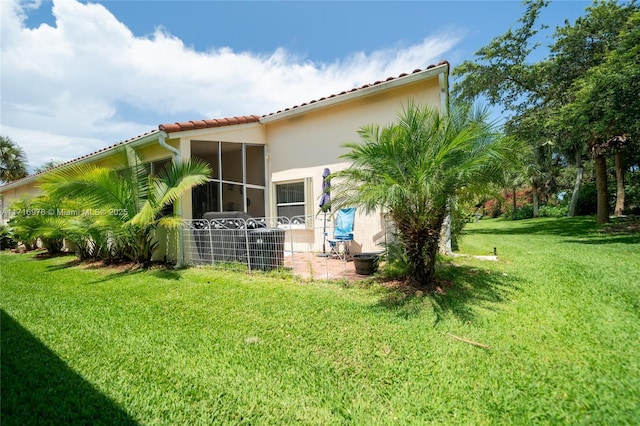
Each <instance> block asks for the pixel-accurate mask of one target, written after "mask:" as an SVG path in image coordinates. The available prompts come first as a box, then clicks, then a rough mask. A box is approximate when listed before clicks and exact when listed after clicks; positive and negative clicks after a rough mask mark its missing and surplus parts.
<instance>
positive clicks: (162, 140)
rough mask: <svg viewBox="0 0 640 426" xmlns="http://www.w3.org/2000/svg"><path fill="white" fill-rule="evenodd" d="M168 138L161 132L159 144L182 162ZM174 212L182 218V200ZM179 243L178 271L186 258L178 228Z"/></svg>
mask: <svg viewBox="0 0 640 426" xmlns="http://www.w3.org/2000/svg"><path fill="white" fill-rule="evenodd" d="M167 137H168V135H167V132H165V131H161V132H160V133H158V144H159V145H160V146H161V147H163V148H165V149H166V150H168V151H171V152H172V153H173V162H174V163H177V162H180V151H179V150H178V149H177V148H174V147H172V146H171V145H169V144H168V143H167V141H166V138H167ZM174 212H175V214H176V215H177V216H179V217H182V201H181V199H180V198H178V199H177V200H176V205H175V208H174ZM176 243H177V246H178V247H177V248H178V255H177V259H176V266H175V267H176V269H178V268H182V266H183V263H182V261H183V257H184V252H183V247H182V227H179V228H178V240H177V241H176Z"/></svg>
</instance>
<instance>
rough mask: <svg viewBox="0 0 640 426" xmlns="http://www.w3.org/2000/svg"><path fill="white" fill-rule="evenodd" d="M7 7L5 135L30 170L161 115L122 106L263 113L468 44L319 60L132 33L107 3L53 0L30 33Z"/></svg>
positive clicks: (444, 38) (176, 116) (159, 33)
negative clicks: (48, 14) (50, 21)
mask: <svg viewBox="0 0 640 426" xmlns="http://www.w3.org/2000/svg"><path fill="white" fill-rule="evenodd" d="M37 5H38V2H35V3H32V4H31V5H29V6H28V7H29V8H33V7H37ZM0 8H1V9H0V12H1V15H2V18H1V24H2V29H1V31H2V33H1V36H2V52H1V54H2V128H1V129H0V132H2V134H4V135H7V136H9V137H11V138H12V139H14V140H15V141H16V142H18V143H19V144H20V145H21V146H23V147H24V149H25V151H26V152H27V156H28V158H29V161H30V163H31V164H32V165H33V166H38V165H40V164H42V163H43V162H45V161H48V160H50V159H52V158H53V159H60V160H68V159H71V158H74V157H78V156H80V155H84V154H87V153H89V152H92V151H94V150H96V149H100V148H102V147H105V146H108V145H112V144H114V143H116V142H118V141H121V140H124V139H128V138H130V137H133V136H136V135H138V134H141V133H144V132H146V131H149V130H152V129H154V128H156V127H157V125H158V124H159V123H158V122H157V119H154V118H149V119H148V120H149V122H131V120H128V121H124V122H123V121H122V116H123V115H124V114H126V113H123V112H121V111H120V110H119V108H120V107H121V106H122V105H127V106H128V107H129V108H131V109H135V110H137V111H141V110H142V111H148V112H149V116H150V117H166V118H164V119H162V120H161V122H172V121H178V120H184V119H199V118H218V117H229V116H233V115H249V114H266V113H271V112H274V111H277V110H280V109H284V108H287V107H291V106H293V105H298V104H300V103H302V102H308V101H310V100H313V99H317V98H320V97H323V96H328V95H331V94H333V93H337V92H340V91H342V90H347V89H351V88H353V87H358V86H361V85H362V84H365V83H371V82H373V81H376V80H381V79H384V78H386V77H388V76H397V75H399V74H400V73H402V72H411V71H412V70H413V69H415V68H424V67H426V66H427V65H429V64H432V63H436V62H438V61H439V60H440V59H442V58H443V56H444V54H445V53H446V52H448V51H450V50H451V49H452V48H453V47H454V46H455V45H456V44H457V43H458V42H459V41H460V36H459V35H457V34H456V33H455V32H450V33H448V34H438V35H437V36H432V37H428V38H426V39H424V40H423V42H422V43H419V44H417V45H413V46H407V47H403V46H392V47H388V48H386V49H382V50H378V51H374V52H357V53H354V54H352V55H351V56H349V57H346V58H343V59H342V60H340V61H336V62H334V63H315V62H311V61H309V60H305V59H304V58H300V57H298V56H296V55H294V54H292V53H291V52H288V51H286V50H285V49H278V50H276V51H274V52H272V53H270V54H256V53H248V52H235V51H233V50H232V49H231V48H221V49H215V50H210V51H207V52H199V51H195V50H193V49H192V48H190V47H187V46H185V45H184V43H183V42H182V41H181V40H180V39H178V38H176V37H174V36H172V35H171V34H169V33H167V32H166V31H164V30H163V29H161V28H158V29H157V30H156V31H155V33H154V34H152V35H151V36H148V37H135V36H134V34H133V33H132V32H131V31H130V30H129V29H128V28H127V27H126V26H125V25H124V24H122V23H121V22H119V21H118V20H117V19H116V18H115V17H114V16H113V15H112V14H111V13H110V12H109V11H108V10H107V9H106V8H104V7H103V6H102V5H98V4H82V3H78V2H76V1H74V0H54V2H53V13H54V16H55V20H56V24H55V26H53V27H52V26H49V25H46V24H42V25H40V26H39V27H38V28H33V29H30V28H27V27H26V26H25V24H24V20H25V13H28V8H27V7H26V6H24V4H22V6H20V5H19V4H18V3H15V2H13V1H11V2H8V1H0ZM138 115H140V114H138ZM144 120H145V119H144V118H143V119H140V118H139V117H138V120H137V121H144ZM44 141H46V142H44Z"/></svg>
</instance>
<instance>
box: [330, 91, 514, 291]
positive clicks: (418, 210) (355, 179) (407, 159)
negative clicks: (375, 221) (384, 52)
mask: <svg viewBox="0 0 640 426" xmlns="http://www.w3.org/2000/svg"><path fill="white" fill-rule="evenodd" d="M486 118H487V113H486V111H480V110H474V109H473V108H472V107H471V106H461V107H456V108H453V109H452V110H451V112H450V114H443V113H441V112H440V111H439V110H437V109H434V108H430V107H424V108H421V107H418V106H416V105H415V104H414V103H412V102H411V103H409V104H408V106H407V107H406V108H405V109H404V110H403V112H402V113H401V114H400V115H399V117H398V122H397V123H395V124H391V125H388V126H386V127H384V128H382V129H381V128H380V127H379V126H377V125H366V126H364V127H362V128H361V129H360V130H359V135H360V137H361V139H362V143H359V144H358V143H349V144H346V145H344V146H345V147H346V148H348V149H350V152H348V153H347V154H345V155H343V156H342V158H345V159H347V160H349V161H350V162H351V165H350V167H348V168H346V169H344V170H342V171H339V172H336V173H334V175H333V176H332V177H334V178H335V180H334V182H337V185H335V186H334V187H335V188H336V191H335V196H334V203H335V204H337V205H353V206H358V207H359V208H361V209H363V210H364V211H365V212H368V213H371V212H374V211H376V210H378V209H384V210H386V211H387V212H388V213H389V215H390V217H391V219H392V220H393V222H394V224H395V227H396V229H397V232H398V235H399V243H400V245H401V247H402V249H403V251H404V253H405V255H406V259H407V261H408V267H409V271H408V278H409V280H410V282H411V283H412V284H413V285H418V286H423V287H427V288H431V289H433V288H435V282H434V272H435V262H436V255H437V251H438V243H439V239H440V232H441V228H442V223H443V221H444V219H445V217H446V216H447V212H448V209H450V208H451V206H452V205H455V203H451V202H450V201H451V200H452V197H455V196H456V193H457V192H458V191H461V190H464V191H466V192H468V191H469V190H472V189H473V188H482V187H483V186H484V185H485V184H488V183H489V182H493V181H495V180H496V179H498V178H499V177H501V175H502V173H501V170H500V169H501V167H502V166H504V165H505V164H507V161H506V160H507V158H508V154H509V153H510V151H511V149H510V148H511V146H512V144H511V143H510V142H509V141H507V140H506V139H505V138H503V137H501V135H500V134H498V133H497V132H496V131H495V130H494V127H493V126H492V125H490V124H487V122H486Z"/></svg>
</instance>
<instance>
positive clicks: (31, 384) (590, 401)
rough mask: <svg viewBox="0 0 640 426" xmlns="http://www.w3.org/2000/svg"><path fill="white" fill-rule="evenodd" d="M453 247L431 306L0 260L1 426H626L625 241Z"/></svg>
mask: <svg viewBox="0 0 640 426" xmlns="http://www.w3.org/2000/svg"><path fill="white" fill-rule="evenodd" d="M467 230H468V233H467V235H466V236H465V238H464V239H463V240H462V242H461V251H463V252H465V253H469V254H492V252H493V247H496V248H497V252H498V256H499V258H500V260H499V261H498V262H491V261H481V260H476V259H473V258H456V259H455V260H454V261H449V262H445V263H444V264H443V266H442V268H441V270H440V271H439V274H440V276H441V277H442V279H444V280H447V281H448V282H449V283H450V286H448V287H447V289H446V293H445V294H436V295H422V294H420V293H417V294H407V293H405V292H400V291H397V290H393V289H389V288H385V287H382V286H379V285H375V284H374V285H371V286H368V287H362V286H360V287H359V286H344V285H338V284H331V283H311V284H308V283H307V284H301V283H297V282H294V281H292V280H290V279H287V278H279V277H274V276H261V275H257V276H255V275H254V276H249V275H246V274H243V273H233V272H228V271H215V270H211V269H207V268H202V269H197V268H193V269H187V270H181V271H171V270H162V269H155V270H153V269H152V270H147V271H141V270H138V271H116V270H110V269H89V268H85V267H81V266H70V263H69V262H70V260H72V258H70V257H57V258H51V259H43V260H36V259H33V258H32V256H30V255H11V254H2V255H0V262H1V263H0V273H1V275H2V277H1V278H2V284H1V287H0V289H1V294H0V296H1V298H0V301H1V308H2V319H1V321H2V322H1V325H2V334H1V336H2V346H1V350H2V353H1V356H2V381H1V384H2V413H1V414H2V423H3V425H12V424H20V425H24V424H47V423H48V424H67V423H76V424H77V423H90V424H367V425H369V424H393V425H396V424H424V423H435V424H522V423H526V424H530V423H541V424H557V423H562V424H566V423H569V424H637V423H639V422H640V404H639V403H638V401H640V356H638V354H640V309H639V308H640V306H639V301H640V235H639V234H637V233H635V234H634V233H599V232H598V231H597V227H596V225H595V223H594V221H593V219H592V218H575V219H537V220H527V221H519V222H511V221H501V220H490V221H481V222H480V223H477V224H470V225H469V227H468V228H467ZM451 335H454V336H458V337H461V338H464V339H467V340H471V341H475V342H479V343H482V344H484V345H488V346H490V349H485V348H481V347H478V346H474V345H471V344H467V343H465V342H462V341H460V340H458V339H456V338H453V337H452V336H451Z"/></svg>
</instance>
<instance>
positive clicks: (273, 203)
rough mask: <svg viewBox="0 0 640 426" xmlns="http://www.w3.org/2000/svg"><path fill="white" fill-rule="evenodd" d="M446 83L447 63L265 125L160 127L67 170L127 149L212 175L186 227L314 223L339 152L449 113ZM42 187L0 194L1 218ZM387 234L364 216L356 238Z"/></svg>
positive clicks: (189, 210) (156, 162) (310, 230)
mask: <svg viewBox="0 0 640 426" xmlns="http://www.w3.org/2000/svg"><path fill="white" fill-rule="evenodd" d="M448 75H449V64H448V63H447V62H446V61H443V62H441V63H439V64H437V65H431V66H429V67H427V68H426V69H424V70H415V71H414V72H412V73H408V74H401V75H399V76H398V77H390V78H387V79H386V80H384V81H376V82H375V83H372V84H367V85H364V86H361V87H358V88H354V89H351V90H348V91H344V92H341V93H338V94H333V95H331V96H327V97H325V98H320V99H316V100H312V101H310V102H307V103H304V104H301V105H297V106H294V107H291V108H287V109H284V110H282V111H277V112H275V113H271V114H267V115H263V116H257V115H249V116H242V117H230V118H222V119H211V120H196V121H188V122H179V123H167V124H161V125H159V126H158V129H157V130H154V131H152V132H149V133H146V134H143V135H140V136H137V137H135V138H132V139H129V140H126V141H123V142H120V143H118V144H116V145H113V146H110V147H107V148H104V149H102V150H100V151H97V152H94V153H92V154H88V155H86V156H83V157H80V158H77V159H75V160H72V161H70V162H68V163H66V164H70V163H78V162H92V163H96V164H108V163H109V159H110V156H112V155H113V152H114V149H115V148H116V147H118V146H120V145H123V144H127V145H129V146H131V147H132V148H134V149H135V150H136V151H138V152H140V154H141V155H142V156H143V157H144V158H145V159H146V160H148V161H150V162H151V169H152V170H154V169H157V168H161V167H163V165H164V164H166V163H167V162H169V161H171V160H172V159H174V160H175V159H180V158H188V157H196V158H200V159H202V160H205V161H207V162H208V163H209V164H210V166H211V168H212V170H213V173H212V176H211V179H210V181H209V182H208V183H207V184H206V185H202V186H200V187H197V188H195V189H193V190H192V191H191V193H188V194H186V195H184V196H183V197H182V199H181V201H180V203H179V207H178V209H179V214H180V215H181V216H182V217H183V218H185V219H197V218H201V217H202V215H203V214H204V213H205V212H210V211H218V212H225V211H243V212H246V213H248V214H249V215H251V216H253V217H276V216H285V217H292V216H301V217H302V216H305V217H314V215H316V214H317V213H318V210H319V208H318V200H319V199H320V196H321V193H322V173H323V170H324V169H325V168H329V169H330V170H331V171H336V170H339V169H341V168H344V167H346V166H347V165H348V164H347V163H345V162H344V161H342V160H341V159H340V158H339V157H340V156H341V155H342V154H344V153H345V152H346V151H345V150H344V148H342V145H343V144H344V143H346V142H357V141H358V135H357V130H358V129H359V128H360V127H361V126H362V125H365V124H369V123H377V124H380V125H387V124H390V123H392V122H394V121H395V120H396V119H397V116H398V114H399V113H400V112H401V110H402V108H403V106H406V105H407V103H408V101H409V100H413V101H414V102H415V103H416V104H418V105H431V106H435V107H439V108H442V109H443V110H444V109H446V107H447V103H448ZM39 177H40V176H39V175H38V174H36V175H32V176H29V177H26V178H24V179H21V180H18V181H15V182H12V183H9V184H6V185H4V186H2V187H0V194H1V195H2V197H3V198H4V206H5V208H6V207H8V206H10V205H11V203H12V201H13V200H15V199H17V198H19V197H21V196H22V195H24V194H27V193H31V194H37V192H38V187H37V182H38V178H39ZM382 225H383V224H382V217H381V215H373V216H363V215H359V216H358V217H357V218H356V221H355V229H354V235H355V244H356V250H361V251H372V250H376V249H379V248H378V246H377V244H378V243H379V240H380V235H381V229H382ZM301 228H302V229H301V231H300V232H306V233H307V234H308V235H306V237H305V238H306V239H307V240H308V241H311V243H312V244H313V245H314V247H318V248H319V247H320V246H321V245H322V241H323V235H322V232H321V231H318V230H316V229H315V226H311V225H310V224H307V225H306V226H305V225H304V224H303V225H302V226H301Z"/></svg>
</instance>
